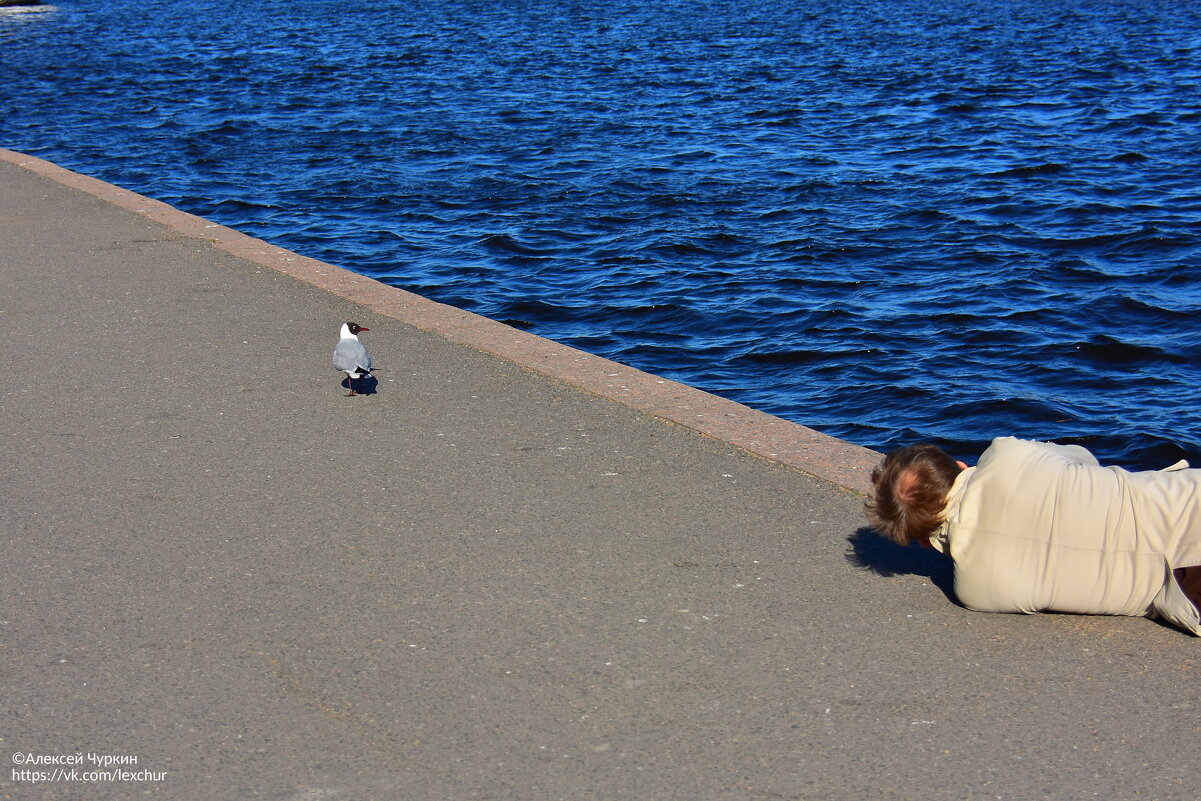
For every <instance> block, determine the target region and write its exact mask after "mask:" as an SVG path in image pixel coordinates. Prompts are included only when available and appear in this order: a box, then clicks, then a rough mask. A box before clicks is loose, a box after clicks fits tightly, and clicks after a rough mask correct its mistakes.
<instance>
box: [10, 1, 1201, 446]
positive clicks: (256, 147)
mask: <svg viewBox="0 0 1201 801" xmlns="http://www.w3.org/2000/svg"><path fill="white" fill-rule="evenodd" d="M1199 9H1201V4H1197V3H1195V2H1174V1H1173V0H1161V1H1159V2H1156V0H1038V2H1033V1H1029V2H1028V1H1027V0H993V1H992V2H974V1H973V0H921V1H920V2H918V1H917V0H844V1H843V2H826V1H824V0H810V1H808V2H806V0H797V1H796V2H768V1H767V0H758V1H756V0H742V1H741V2H728V1H727V0H713V1H712V2H699V1H697V2H686V1H685V0H608V1H607V2H601V0H594V2H564V1H563V0H559V1H558V2H550V0H546V1H545V2H543V1H539V0H525V1H524V2H522V1H520V0H518V1H517V2H508V3H493V2H469V1H468V0H431V1H430V2H401V1H400V0H371V1H370V2H360V3H346V2H333V1H332V0H261V1H260V2H247V1H246V0H240V1H239V2H222V1H221V0H194V1H192V2H188V1H187V0H175V1H174V2H161V1H158V2H156V1H155V0H142V1H141V2H132V1H128V0H103V1H102V0H80V2H67V0H64V1H63V2H61V3H59V4H58V5H57V7H56V8H55V9H53V10H45V11H38V12H23V13H0V63H2V64H3V74H4V79H3V80H2V81H0V146H4V147H8V148H12V149H15V150H20V151H23V152H27V153H31V154H34V155H38V156H41V157H43V158H47V159H50V160H52V161H55V162H57V163H59V164H62V165H63V166H66V167H69V168H71V169H76V170H79V171H82V172H86V173H89V174H92V175H96V176H97V177H100V178H103V179H105V180H108V181H111V182H114V183H117V184H120V185H122V186H125V187H128V188H130V189H133V190H135V191H137V192H141V193H143V194H147V195H150V196H153V197H157V198H160V199H162V200H165V201H167V202H169V203H172V204H174V205H176V206H178V207H181V208H183V209H186V210H188V211H191V212H193V213H196V214H200V215H203V216H205V217H208V218H211V219H213V220H216V221H219V222H221V223H224V224H226V225H230V226H233V227H236V228H238V229H240V230H242V231H245V232H247V233H250V234H252V235H254V236H259V237H262V238H264V239H267V240H269V241H271V242H274V243H276V244H279V245H281V246H283V247H287V248H290V249H293V250H296V251H298V252H300V253H303V254H305V255H309V256H313V257H316V258H319V259H323V260H326V261H330V262H333V263H335V264H339V265H342V266H344V267H347V268H350V269H353V270H355V271H358V272H361V273H365V274H367V275H371V276H375V277H377V278H380V279H382V280H384V281H386V282H388V283H391V284H394V285H396V286H400V287H403V288H406V289H409V290H412V291H415V292H418V293H420V294H423V295H425V296H427V297H430V298H433V299H436V300H440V301H444V302H448V303H452V304H455V305H458V306H461V307H464V308H467V309H471V310H473V311H476V312H479V313H481V314H484V315H487V316H489V317H493V318H495V319H499V320H504V321H507V322H510V323H511V324H513V325H518V326H522V327H525V328H528V329H530V330H532V331H534V332H536V333H538V334H540V335H543V336H547V337H550V338H553V339H556V340H559V341H562V342H565V343H568V344H571V345H575V346H577V347H580V348H583V349H585V350H588V351H591V352H594V353H598V354H600V355H603V356H607V357H610V358H613V359H616V360H618V361H621V362H625V363H627V364H630V365H633V366H636V367H640V368H643V369H646V370H650V371H652V372H656V373H660V374H663V375H666V376H669V377H672V378H675V379H678V380H681V381H684V382H686V383H689V384H692V385H694V386H698V387H701V388H703V389H707V390H710V391H713V392H716V393H718V394H721V395H725V396H727V397H730V398H733V399H735V400H738V401H741V402H743V403H746V404H748V405H750V406H753V407H756V408H759V409H763V410H765V411H768V412H771V413H773V414H778V415H780V416H783V417H787V418H789V419H792V420H796V421H797V422H800V423H803V424H806V425H809V426H812V427H814V428H817V429H820V430H823V431H826V432H828V433H831V434H834V435H836V436H840V437H844V438H846V439H850V440H852V441H855V442H858V443H861V444H864V445H867V446H870V447H876V448H888V447H892V446H894V445H896V444H900V443H905V442H909V441H912V440H914V439H918V438H922V439H932V440H935V441H939V442H942V443H943V444H946V445H949V446H950V447H951V448H952V449H953V450H955V451H956V452H957V453H958V454H960V455H963V456H972V455H974V453H975V452H976V451H978V449H979V448H980V447H982V445H983V444H985V443H986V442H987V440H989V439H990V438H991V437H993V436H994V435H998V434H1010V433H1012V434H1016V435H1019V436H1027V437H1041V438H1058V439H1061V440H1067V441H1077V442H1081V443H1083V444H1085V445H1087V446H1089V447H1091V448H1092V449H1093V450H1094V451H1095V452H1096V453H1098V455H1100V456H1101V457H1102V458H1103V459H1107V460H1112V461H1117V462H1119V463H1122V464H1126V465H1129V466H1134V467H1159V466H1162V464H1163V463H1166V462H1167V461H1172V460H1175V459H1176V458H1179V457H1181V456H1184V457H1191V458H1192V459H1194V461H1195V462H1197V463H1201V412H1199V410H1198V403H1197V401H1196V387H1197V385H1198V383H1199V381H1201V344H1199V339H1198V332H1197V320H1198V312H1199V311H1201V247H1199V243H1201V178H1199V177H1198V176H1199V175H1201V169H1199V168H1201V10H1199Z"/></svg>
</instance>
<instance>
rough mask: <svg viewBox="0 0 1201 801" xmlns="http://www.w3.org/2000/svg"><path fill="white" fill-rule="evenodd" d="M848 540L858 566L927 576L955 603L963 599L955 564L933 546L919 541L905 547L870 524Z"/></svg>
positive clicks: (851, 559) (884, 573) (892, 573)
mask: <svg viewBox="0 0 1201 801" xmlns="http://www.w3.org/2000/svg"><path fill="white" fill-rule="evenodd" d="M847 542H849V543H850V544H851V552H850V553H848V554H847V555H846V558H847V561H848V562H850V563H851V564H852V565H854V566H855V567H858V568H860V569H862V570H868V571H871V572H872V573H875V574H876V575H877V576H885V577H887V576H902V575H913V576H925V577H926V578H928V579H929V580H930V583H931V584H933V585H934V586H935V587H938V588H939V589H940V590H942V591H943V594H944V595H946V596H947V598H948V599H949V600H950V601H951V602H952V603H954V604H958V603H959V600H958V599H957V598H956V597H955V570H954V567H953V564H952V562H951V560H950V559H948V558H947V557H945V556H943V555H942V554H940V553H939V552H938V551H936V550H934V549H933V548H922V547H921V546H918V545H910V546H908V547H901V546H900V545H897V544H895V543H892V542H889V541H888V540H886V539H884V538H883V537H881V536H880V535H879V534H876V533H875V532H874V531H872V530H871V529H870V528H867V527H866V526H865V527H864V528H861V529H859V530H858V531H856V532H855V533H854V534H852V535H851V536H849V537H847Z"/></svg>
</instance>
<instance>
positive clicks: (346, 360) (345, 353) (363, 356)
mask: <svg viewBox="0 0 1201 801" xmlns="http://www.w3.org/2000/svg"><path fill="white" fill-rule="evenodd" d="M334 369H335V370H343V371H345V370H361V371H363V372H370V371H371V354H369V353H368V352H367V348H365V347H363V343H362V342H356V341H355V340H353V339H343V340H339V342H338V345H337V347H335V348H334Z"/></svg>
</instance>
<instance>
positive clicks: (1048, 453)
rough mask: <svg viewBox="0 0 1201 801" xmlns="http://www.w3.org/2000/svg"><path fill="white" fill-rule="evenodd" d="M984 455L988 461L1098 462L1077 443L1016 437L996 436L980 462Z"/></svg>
mask: <svg viewBox="0 0 1201 801" xmlns="http://www.w3.org/2000/svg"><path fill="white" fill-rule="evenodd" d="M985 456H988V457H989V460H990V461H991V460H996V459H999V458H1007V459H1008V458H1020V459H1045V458H1050V459H1052V460H1054V461H1067V462H1077V463H1080V464H1086V465H1097V464H1098V462H1097V458H1096V457H1095V456H1093V455H1092V454H1091V453H1090V452H1089V451H1088V450H1087V449H1085V448H1082V447H1081V446H1079V445H1061V444H1059V443H1056V442H1043V441H1041V440H1035V439H1019V438H1017V437H997V438H996V439H994V440H993V441H992V445H990V446H989V447H988V450H986V451H985V452H984V455H982V456H981V457H980V462H981V464H983V463H984V462H985Z"/></svg>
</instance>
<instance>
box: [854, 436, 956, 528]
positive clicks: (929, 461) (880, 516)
mask: <svg viewBox="0 0 1201 801" xmlns="http://www.w3.org/2000/svg"><path fill="white" fill-rule="evenodd" d="M961 469H962V468H961V467H960V466H959V464H958V463H957V462H956V461H955V460H954V459H952V458H951V457H950V455H948V454H947V452H946V451H944V450H943V449H942V448H939V447H938V446H936V445H930V444H928V443H921V444H918V445H908V446H906V447H904V448H898V449H897V450H895V451H891V452H890V453H889V454H888V455H886V456H885V457H884V461H882V462H880V464H879V465H878V466H877V467H876V469H875V470H873V471H872V486H873V487H875V490H876V492H875V497H874V498H872V499H870V500H868V502H867V504H866V509H867V518H868V521H869V522H870V523H871V525H872V528H874V529H875V530H876V531H877V532H878V533H879V534H880V535H881V536H883V537H885V538H887V539H890V540H892V541H893V542H895V543H897V544H898V545H908V544H909V543H911V542H914V541H916V540H925V539H929V537H930V535H932V534H933V533H934V532H935V531H936V530H937V529H938V527H939V526H941V525H942V523H943V518H942V513H943V507H944V506H945V505H946V502H947V495H948V493H950V491H951V485H952V484H954V483H955V477H956V476H958V475H959V472H960V470H961Z"/></svg>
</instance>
